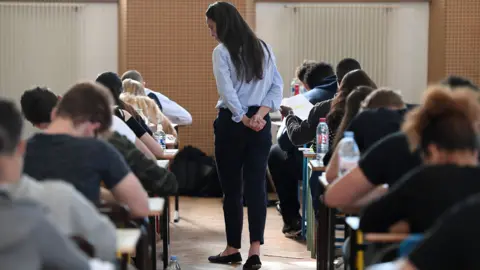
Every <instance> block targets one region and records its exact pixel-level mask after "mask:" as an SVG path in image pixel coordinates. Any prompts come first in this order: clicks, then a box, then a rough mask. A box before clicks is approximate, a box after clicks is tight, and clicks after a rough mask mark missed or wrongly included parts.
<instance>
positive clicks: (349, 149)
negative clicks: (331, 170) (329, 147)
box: [338, 131, 360, 176]
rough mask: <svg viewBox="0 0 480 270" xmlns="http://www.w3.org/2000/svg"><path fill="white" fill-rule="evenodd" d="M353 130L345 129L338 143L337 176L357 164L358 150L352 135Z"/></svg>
mask: <svg viewBox="0 0 480 270" xmlns="http://www.w3.org/2000/svg"><path fill="white" fill-rule="evenodd" d="M353 135H354V134H353V132H351V131H345V133H343V139H342V140H341V141H340V142H339V143H338V161H339V162H338V176H342V175H345V174H347V173H348V172H349V171H350V170H352V169H353V168H354V167H355V166H357V164H358V160H359V159H360V151H359V150H358V146H357V143H356V142H355V139H354V137H353Z"/></svg>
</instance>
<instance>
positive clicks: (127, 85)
mask: <svg viewBox="0 0 480 270" xmlns="http://www.w3.org/2000/svg"><path fill="white" fill-rule="evenodd" d="M122 84H123V89H124V92H123V93H122V94H120V99H121V100H122V101H123V102H125V103H127V104H130V105H131V106H133V107H135V108H139V109H140V110H142V113H143V115H145V116H146V117H147V118H148V121H149V122H150V124H153V125H154V130H155V131H156V130H157V125H158V124H160V125H162V129H163V131H164V132H165V133H166V134H170V135H173V136H174V137H177V131H176V130H175V128H174V127H173V125H172V122H170V120H169V119H168V118H167V117H166V116H165V115H164V114H163V113H162V111H160V109H159V108H158V106H157V105H156V104H155V102H154V101H153V100H152V99H151V98H149V97H147V95H145V90H144V89H145V88H144V87H143V84H141V83H140V82H137V81H134V80H132V79H126V80H124V81H123V82H122Z"/></svg>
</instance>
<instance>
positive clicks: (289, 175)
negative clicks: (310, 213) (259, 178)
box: [268, 144, 303, 225]
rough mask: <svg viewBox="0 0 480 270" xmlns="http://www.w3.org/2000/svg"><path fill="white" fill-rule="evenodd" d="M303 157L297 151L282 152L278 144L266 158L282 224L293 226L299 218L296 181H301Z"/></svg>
mask: <svg viewBox="0 0 480 270" xmlns="http://www.w3.org/2000/svg"><path fill="white" fill-rule="evenodd" d="M302 158H303V155H302V153H301V152H300V151H298V150H297V149H294V151H292V152H285V151H283V150H282V149H281V148H280V146H279V145H278V144H275V145H273V146H272V148H271V150H270V156H269V158H268V168H269V169H270V173H271V174H272V179H273V182H274V183H275V188H276V189H277V195H278V199H279V200H280V208H281V209H282V218H283V222H284V223H285V224H286V225H293V224H294V223H295V222H298V221H299V220H300V219H301V218H302V217H301V216H300V202H299V198H298V181H299V180H301V179H302V162H303V160H302Z"/></svg>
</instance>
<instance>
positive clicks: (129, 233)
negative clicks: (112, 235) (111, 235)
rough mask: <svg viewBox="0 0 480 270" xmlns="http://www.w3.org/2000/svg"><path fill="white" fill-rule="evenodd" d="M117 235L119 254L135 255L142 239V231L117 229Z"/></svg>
mask: <svg viewBox="0 0 480 270" xmlns="http://www.w3.org/2000/svg"><path fill="white" fill-rule="evenodd" d="M116 234H117V253H120V254H130V255H131V254H134V253H135V249H136V246H137V242H138V239H139V238H140V229H117V231H116Z"/></svg>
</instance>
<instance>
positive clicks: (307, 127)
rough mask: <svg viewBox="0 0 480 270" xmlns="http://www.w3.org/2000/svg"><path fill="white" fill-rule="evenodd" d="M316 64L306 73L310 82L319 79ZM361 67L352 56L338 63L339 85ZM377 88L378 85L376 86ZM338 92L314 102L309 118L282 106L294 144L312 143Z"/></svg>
mask: <svg viewBox="0 0 480 270" xmlns="http://www.w3.org/2000/svg"><path fill="white" fill-rule="evenodd" d="M316 68H318V67H316V66H314V67H311V68H309V72H308V71H307V73H306V74H305V80H306V82H307V84H309V83H308V82H309V80H310V81H311V83H312V84H315V82H316V81H317V80H318V76H317V75H316V73H317V72H316V71H315V70H316ZM356 69H360V64H359V63H358V62H357V61H356V60H354V59H350V58H346V59H343V60H342V61H340V62H339V63H338V65H337V68H336V71H337V83H336V84H337V87H340V84H341V82H342V81H343V78H344V77H345V75H346V74H347V73H349V72H350V71H352V70H356ZM375 88H376V87H375ZM336 92H338V89H335V92H333V93H332V94H331V96H329V97H326V98H325V99H324V100H323V101H320V102H317V103H312V104H314V107H313V108H312V110H311V111H310V114H309V116H308V119H306V120H303V121H302V120H301V119H300V118H298V117H297V116H295V115H294V114H293V111H292V110H291V109H290V108H288V107H283V106H282V107H281V113H282V115H283V116H284V117H286V119H285V120H286V123H287V131H288V137H289V138H290V140H291V142H292V143H293V144H294V145H304V144H306V143H310V142H312V141H313V140H314V139H315V133H316V129H317V125H318V121H319V119H320V118H324V117H326V116H327V114H328V112H329V111H330V105H331V102H332V98H333V96H334V95H335V94H336Z"/></svg>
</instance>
